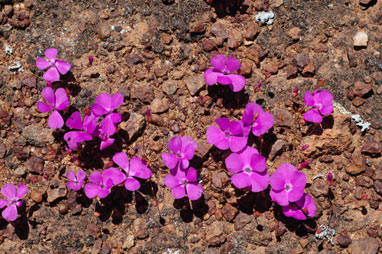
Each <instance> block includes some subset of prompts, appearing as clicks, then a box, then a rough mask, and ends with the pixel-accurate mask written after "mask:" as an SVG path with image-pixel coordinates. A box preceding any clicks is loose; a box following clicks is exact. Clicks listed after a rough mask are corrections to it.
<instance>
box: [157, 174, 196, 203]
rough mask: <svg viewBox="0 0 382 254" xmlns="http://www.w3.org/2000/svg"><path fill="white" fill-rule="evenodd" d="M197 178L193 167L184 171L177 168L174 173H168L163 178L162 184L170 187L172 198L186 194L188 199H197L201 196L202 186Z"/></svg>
mask: <svg viewBox="0 0 382 254" xmlns="http://www.w3.org/2000/svg"><path fill="white" fill-rule="evenodd" d="M197 181H198V179H197V171H196V169H194V168H193V167H190V168H188V169H187V170H186V171H184V170H177V172H176V174H175V175H172V174H169V175H167V176H166V177H165V178H164V184H165V185H166V186H167V187H169V188H171V193H172V195H173V196H174V198H176V199H179V198H183V197H184V196H185V195H186V194H187V196H188V198H189V199H190V200H197V199H199V198H200V197H201V196H202V193H203V187H202V185H201V184H199V183H198V182H197Z"/></svg>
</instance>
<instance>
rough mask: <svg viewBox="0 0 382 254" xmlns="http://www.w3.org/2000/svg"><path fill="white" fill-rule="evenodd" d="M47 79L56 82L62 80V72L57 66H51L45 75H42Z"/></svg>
mask: <svg viewBox="0 0 382 254" xmlns="http://www.w3.org/2000/svg"><path fill="white" fill-rule="evenodd" d="M42 77H43V78H44V79H45V80H46V81H49V82H55V81H58V80H60V73H59V72H58V70H57V69H56V67H51V68H49V69H48V70H47V71H46V72H45V73H44V75H43V76H42Z"/></svg>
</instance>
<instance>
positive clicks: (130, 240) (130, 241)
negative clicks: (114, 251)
mask: <svg viewBox="0 0 382 254" xmlns="http://www.w3.org/2000/svg"><path fill="white" fill-rule="evenodd" d="M134 245H135V241H134V236H133V235H131V234H128V235H127V236H126V239H125V241H124V242H123V245H122V249H124V250H129V249H131V248H132V247H134Z"/></svg>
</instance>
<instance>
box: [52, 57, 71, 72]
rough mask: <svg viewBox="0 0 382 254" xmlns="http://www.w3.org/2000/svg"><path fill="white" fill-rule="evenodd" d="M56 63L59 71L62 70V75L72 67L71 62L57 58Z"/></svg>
mask: <svg viewBox="0 0 382 254" xmlns="http://www.w3.org/2000/svg"><path fill="white" fill-rule="evenodd" d="M54 64H55V66H56V68H57V70H58V72H60V73H61V74H62V75H65V74H66V73H68V71H69V70H70V68H71V67H72V66H71V65H70V63H67V62H65V61H62V60H57V61H56V62H55V63H54Z"/></svg>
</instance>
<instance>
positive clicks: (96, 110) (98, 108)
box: [92, 103, 108, 116]
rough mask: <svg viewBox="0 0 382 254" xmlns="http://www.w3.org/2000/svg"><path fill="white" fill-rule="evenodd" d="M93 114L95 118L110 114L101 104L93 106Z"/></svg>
mask: <svg viewBox="0 0 382 254" xmlns="http://www.w3.org/2000/svg"><path fill="white" fill-rule="evenodd" d="M92 112H93V114H94V115H95V116H103V115H106V114H107V113H108V112H107V110H106V109H105V108H104V107H103V106H102V105H100V104H98V103H94V104H93V105H92Z"/></svg>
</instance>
